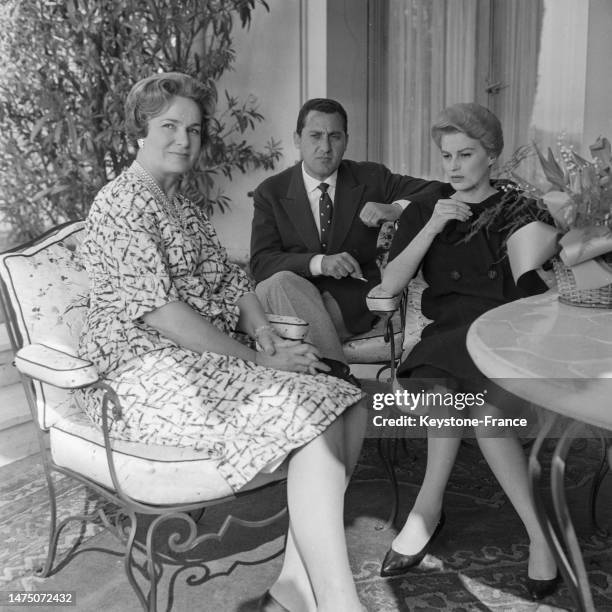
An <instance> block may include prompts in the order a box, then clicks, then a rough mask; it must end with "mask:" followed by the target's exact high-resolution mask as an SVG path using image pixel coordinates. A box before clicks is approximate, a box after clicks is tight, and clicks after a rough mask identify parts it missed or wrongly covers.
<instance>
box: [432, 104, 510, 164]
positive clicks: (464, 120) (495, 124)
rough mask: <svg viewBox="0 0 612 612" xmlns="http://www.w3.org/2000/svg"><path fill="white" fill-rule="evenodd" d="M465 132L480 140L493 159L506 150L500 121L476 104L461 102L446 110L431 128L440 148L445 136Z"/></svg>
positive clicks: (486, 109) (434, 139)
mask: <svg viewBox="0 0 612 612" xmlns="http://www.w3.org/2000/svg"><path fill="white" fill-rule="evenodd" d="M457 132H463V133H464V134H465V135H466V136H469V137H470V138H474V140H478V141H479V142H480V144H481V145H482V146H483V148H484V150H485V151H486V152H487V153H488V155H490V156H491V157H494V158H497V157H499V155H500V153H501V152H502V149H503V148H504V134H503V131H502V127H501V123H500V121H499V119H498V118H497V117H496V116H495V115H494V114H493V113H492V112H491V111H490V110H489V109H488V108H485V107H484V106H481V105H480V104H476V103H475V102H461V103H459V104H453V105H452V106H448V107H447V108H445V109H444V110H443V111H442V112H441V113H440V114H439V115H438V117H437V118H436V120H435V122H434V124H433V125H432V126H431V137H432V138H433V141H434V142H435V143H436V144H437V145H438V147H440V142H441V140H442V136H443V135H444V134H453V133H457Z"/></svg>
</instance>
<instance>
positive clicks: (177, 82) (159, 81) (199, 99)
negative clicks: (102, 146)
mask: <svg viewBox="0 0 612 612" xmlns="http://www.w3.org/2000/svg"><path fill="white" fill-rule="evenodd" d="M175 97H181V98H188V99H189V100H193V101H194V102H195V103H196V104H197V105H198V108H199V109H200V112H201V113H202V132H201V134H202V143H204V141H205V140H206V134H207V130H206V128H207V123H208V117H209V116H210V115H211V112H212V109H213V98H212V95H211V93H210V91H209V90H208V89H207V88H206V87H205V86H204V85H202V83H200V82H199V81H197V80H196V79H194V78H193V77H191V76H189V75H187V74H183V73H182V72H162V73H159V74H154V75H152V76H150V77H146V78H144V79H141V80H140V81H138V83H136V84H135V85H134V86H133V87H132V89H131V90H130V93H129V94H128V96H127V99H126V101H125V129H126V132H127V135H128V136H129V137H131V138H134V139H135V140H136V139H138V138H144V137H145V136H146V135H147V131H148V124H149V121H150V120H151V119H152V118H153V117H157V116H158V115H161V113H163V112H164V110H165V109H166V108H167V107H168V106H169V104H170V103H171V101H172V99H173V98H175Z"/></svg>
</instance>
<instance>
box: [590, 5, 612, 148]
mask: <svg viewBox="0 0 612 612" xmlns="http://www.w3.org/2000/svg"><path fill="white" fill-rule="evenodd" d="M588 23H589V30H588V45H587V58H588V59H587V71H586V88H585V111H584V138H583V142H584V144H585V146H586V145H590V144H592V143H593V142H594V141H595V139H596V138H597V137H598V136H607V137H608V139H612V74H611V73H610V63H611V62H612V1H611V0H590V4H589V22H588Z"/></svg>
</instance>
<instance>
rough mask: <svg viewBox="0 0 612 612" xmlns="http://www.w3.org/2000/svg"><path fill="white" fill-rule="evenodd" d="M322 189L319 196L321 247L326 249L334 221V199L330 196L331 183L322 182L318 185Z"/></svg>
mask: <svg viewBox="0 0 612 612" xmlns="http://www.w3.org/2000/svg"><path fill="white" fill-rule="evenodd" d="M318 188H319V189H320V190H321V197H320V198H319V224H320V227H321V248H322V249H323V250H324V251H325V250H326V249H327V242H328V240H329V232H330V229H331V221H332V201H331V198H330V197H329V193H327V190H328V189H329V185H328V184H327V183H321V184H320V185H319V187H318Z"/></svg>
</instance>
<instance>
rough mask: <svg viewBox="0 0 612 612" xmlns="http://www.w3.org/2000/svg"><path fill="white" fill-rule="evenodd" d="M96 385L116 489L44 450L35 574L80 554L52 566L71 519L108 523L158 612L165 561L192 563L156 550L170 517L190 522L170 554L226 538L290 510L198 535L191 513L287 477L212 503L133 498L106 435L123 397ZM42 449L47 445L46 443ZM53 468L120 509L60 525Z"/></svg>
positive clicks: (131, 577)
mask: <svg viewBox="0 0 612 612" xmlns="http://www.w3.org/2000/svg"><path fill="white" fill-rule="evenodd" d="M25 378H27V377H25ZM28 386H29V385H28ZM92 387H96V388H100V389H102V390H103V392H104V396H103V401H102V433H103V435H104V445H105V451H106V457H107V462H108V467H109V473H110V476H111V480H112V483H113V488H112V489H110V488H107V487H105V486H103V485H101V484H99V483H97V482H94V481H92V480H90V479H88V478H87V477H84V476H82V475H81V474H79V473H78V472H75V471H73V470H71V469H69V468H65V467H62V466H58V465H56V464H55V463H54V462H53V460H52V459H51V458H50V457H49V454H48V452H47V451H46V450H45V451H43V464H44V467H45V476H46V478H47V484H48V488H49V500H50V514H51V517H50V534H49V548H48V551H47V559H46V561H45V565H44V567H43V568H42V569H41V570H40V571H38V572H37V574H38V575H39V576H41V577H47V576H50V575H52V574H54V573H56V572H57V571H59V570H60V569H61V568H63V567H64V566H65V565H67V564H68V562H69V561H70V560H71V559H72V557H73V556H74V555H75V554H76V549H77V547H78V546H79V544H80V541H77V543H76V544H75V546H74V547H73V548H72V549H71V550H70V551H69V552H68V553H67V554H66V555H65V557H64V558H63V559H62V560H61V561H60V562H59V563H58V564H57V565H56V566H55V567H53V562H54V559H55V554H56V551H57V542H58V538H59V535H60V533H61V531H62V530H63V529H64V527H65V526H66V525H67V524H68V523H69V522H71V521H81V522H85V521H89V522H93V523H97V524H100V525H101V526H102V527H104V528H105V529H106V530H107V531H109V532H110V533H111V534H113V535H114V536H115V537H116V538H117V539H118V540H119V541H120V542H121V544H122V545H123V546H124V553H123V564H124V569H125V573H126V575H127V578H128V582H129V583H130V586H131V587H132V589H133V591H134V593H135V594H136V596H137V598H138V600H139V602H140V604H141V606H142V608H143V610H148V611H150V612H155V611H156V610H157V585H158V581H159V579H160V577H161V575H162V571H163V567H162V563H163V562H164V561H165V562H174V563H175V564H177V565H182V567H183V568H185V569H186V568H188V567H190V566H191V565H192V563H191V562H188V561H187V562H179V561H178V559H177V558H176V557H173V556H171V555H162V554H161V553H159V552H158V551H157V546H156V543H159V542H158V540H159V527H160V526H161V525H163V524H165V523H166V522H168V521H170V520H180V521H183V522H184V523H185V524H186V525H187V526H188V535H187V537H183V538H182V539H181V535H180V533H179V532H178V531H173V532H171V533H170V534H169V535H168V540H167V542H166V543H167V546H168V549H169V550H170V552H171V553H177V554H181V553H185V552H188V551H190V550H194V549H195V548H197V547H198V546H200V545H202V544H205V543H206V542H209V541H211V540H214V541H220V540H222V539H223V537H224V536H225V535H226V533H227V532H228V531H229V529H230V527H231V526H232V525H233V524H238V525H241V526H243V527H248V528H260V527H266V526H268V525H270V524H272V523H274V522H275V521H277V520H279V519H280V518H282V517H283V516H284V515H285V514H286V513H287V508H286V506H285V507H283V508H282V509H281V510H280V511H279V512H276V513H275V514H274V515H272V516H270V517H267V518H264V519H260V520H258V521H248V520H244V519H241V518H237V517H235V516H233V515H231V514H230V515H228V516H227V517H226V518H225V520H224V522H223V524H222V525H221V527H220V528H219V530H218V531H212V532H208V533H204V534H200V535H198V532H197V527H196V522H195V521H194V519H193V518H192V517H191V516H190V515H189V514H188V513H189V512H193V511H198V510H205V509H206V508H207V507H210V506H212V505H217V504H220V503H223V502H227V501H230V500H233V499H236V498H238V497H241V496H243V495H250V494H254V493H257V492H258V491H261V490H262V489H263V488H266V487H270V486H274V485H277V484H280V483H282V482H283V480H279V481H275V482H271V483H267V484H266V485H263V486H262V487H258V488H256V489H251V490H248V491H245V492H244V493H237V494H235V495H230V496H227V497H223V498H218V499H214V500H210V501H208V502H194V503H183V504H173V505H163V506H155V505H151V504H146V503H143V502H139V501H137V500H134V499H132V498H131V497H129V496H128V495H127V494H126V493H125V492H124V491H123V488H122V487H121V485H120V483H119V480H118V477H117V472H116V468H115V464H114V458H113V454H112V446H111V440H110V437H109V434H108V410H109V409H110V410H113V412H114V414H115V416H116V417H118V416H119V415H120V404H119V400H118V398H117V396H116V394H115V392H114V391H113V390H112V389H111V388H110V387H109V386H108V385H106V384H105V383H102V382H97V383H95V384H94V385H92ZM30 393H31V391H30ZM30 406H31V407H32V406H33V404H31V405H30ZM41 448H43V449H44V446H43V447H41ZM53 471H55V472H58V473H61V474H64V475H66V476H69V477H71V478H74V479H75V480H77V481H78V482H80V483H82V484H83V485H85V486H86V487H87V488H88V490H91V491H93V492H95V493H97V494H98V495H99V496H100V497H102V498H103V499H105V500H106V501H108V502H110V503H112V504H113V505H114V506H115V507H116V508H118V509H119V511H118V512H115V513H113V514H112V515H111V514H109V513H108V512H107V510H106V509H104V508H97V509H94V511H93V512H92V513H86V514H78V515H72V516H69V517H67V518H65V519H64V520H62V521H61V522H60V523H59V524H57V503H56V493H55V485H54V482H53V477H52V472H53ZM139 514H145V515H155V516H156V518H155V519H154V520H153V521H152V522H151V524H150V525H149V526H148V528H147V530H146V534H145V541H144V543H141V542H138V541H137V539H136V534H137V531H138V526H139V522H138V515H139ZM126 520H127V522H128V524H127V525H125V524H124V522H125V521H126ZM135 549H137V550H139V551H141V552H143V553H144V554H145V562H144V564H143V565H139V564H138V562H137V561H136V560H135V557H134V552H135ZM88 550H97V551H101V552H107V553H109V554H113V555H121V554H122V553H118V552H116V551H114V550H111V549H107V548H99V547H97V548H87V549H85V550H83V551H80V552H85V551H88ZM280 552H281V551H279V552H278V553H275V555H276V554H280ZM201 567H205V566H201ZM135 570H138V571H139V572H140V574H141V575H142V576H143V577H144V578H145V580H146V581H147V582H148V583H149V588H148V591H147V590H146V587H145V588H142V587H141V586H140V585H139V584H138V581H137V578H136V575H135ZM213 577H214V576H213V575H211V574H210V572H209V571H206V572H205V574H204V577H203V578H202V579H200V580H199V581H198V582H197V583H194V584H202V583H203V582H205V581H206V580H207V579H211V578H213ZM172 584H174V580H172ZM169 597H172V592H170V594H169Z"/></svg>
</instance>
